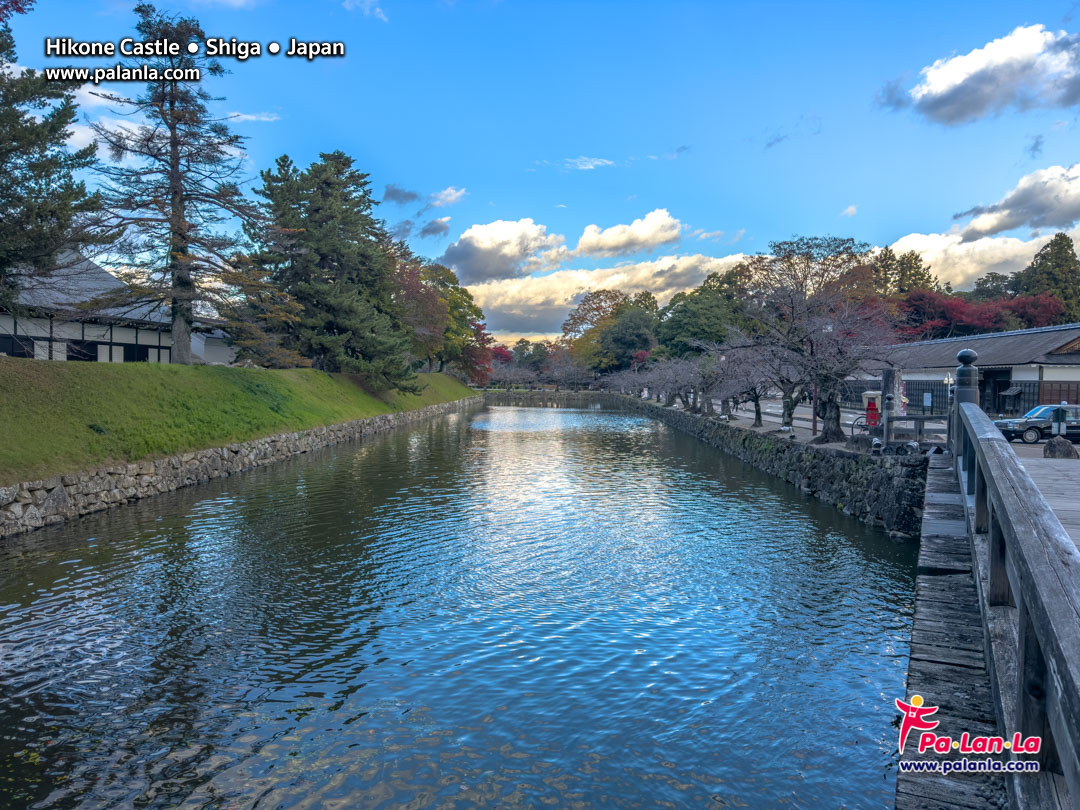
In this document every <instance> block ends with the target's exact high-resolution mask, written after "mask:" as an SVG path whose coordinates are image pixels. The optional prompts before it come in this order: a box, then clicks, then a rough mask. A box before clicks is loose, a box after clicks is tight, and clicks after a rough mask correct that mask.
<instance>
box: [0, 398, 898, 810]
mask: <svg viewBox="0 0 1080 810" xmlns="http://www.w3.org/2000/svg"><path fill="white" fill-rule="evenodd" d="M913 584H914V550H913V548H911V547H909V546H902V545H895V544H892V543H890V542H889V541H888V540H887V539H885V538H883V537H882V536H881V535H880V534H878V533H875V532H871V531H869V530H867V529H865V528H864V527H862V526H861V525H859V524H858V523H856V522H854V521H851V520H849V519H846V518H844V517H842V516H840V515H837V514H836V513H834V512H832V511H831V510H828V509H826V508H824V507H821V506H820V505H818V504H816V503H814V502H813V501H808V500H806V499H803V498H801V497H800V496H798V495H797V494H794V493H793V492H792V490H791V489H790V488H786V487H785V486H783V485H781V484H778V483H775V482H773V481H771V480H769V479H767V478H765V477H764V476H762V475H760V474H757V473H756V472H754V471H753V470H751V469H750V468H748V467H747V466H745V465H743V464H741V463H740V462H738V461H734V460H732V459H728V458H726V457H723V456H721V455H720V454H718V453H716V452H715V451H712V450H710V449H708V448H705V447H703V446H702V445H700V444H698V443H696V442H695V441H694V440H692V439H689V438H687V437H684V436H681V435H679V434H677V433H675V432H673V431H671V430H670V429H669V428H667V427H665V426H663V425H660V424H657V423H654V422H651V421H648V420H646V419H644V418H638V417H634V416H627V415H622V414H612V413H605V412H598V411H570V410H555V409H550V410H548V409H527V408H498V409H493V410H488V411H483V412H480V413H477V414H474V415H473V416H471V417H469V416H466V415H460V416H450V417H446V418H444V419H441V420H438V421H435V422H432V423H429V424H425V425H422V426H419V427H416V428H414V429H412V430H410V431H407V432H400V433H395V434H393V435H389V436H386V437H382V438H379V439H376V440H373V441H370V442H368V443H365V444H363V445H352V446H347V447H343V448H338V449H336V450H333V451H326V452H324V453H320V454H316V455H314V456H311V457H306V458H304V459H301V460H298V461H294V462H289V463H286V464H283V465H279V466H277V467H274V468H268V469H264V470H260V471H258V472H255V473H251V474H247V475H243V476H238V477H235V478H232V479H226V480H224V481H219V482H215V483H212V484H209V485H207V486H203V487H198V488H195V489H192V490H188V491H186V492H182V493H177V494H174V495H170V496H163V497H160V498H157V499H154V500H152V501H147V502H144V503H142V504H139V505H136V506H131V507H128V508H126V509H121V510H117V511H114V512H112V513H109V514H107V515H105V516H98V517H95V518H89V519H85V520H82V521H77V522H75V523H73V524H71V525H70V526H67V527H63V528H61V529H57V530H50V531H46V532H40V533H38V534H35V535H32V536H30V537H28V538H24V539H21V540H19V541H18V542H14V543H13V542H9V543H8V544H7V546H5V547H3V548H0V654H2V662H3V663H2V669H0V698H2V703H0V806H9V805H10V806H14V807H22V806H36V807H57V808H67V807H112V806H136V807H150V808H159V807H182V808H234V807H259V808H271V807H301V806H302V807H318V806H322V807H343V808H344V807H357V806H361V807H363V806H380V805H381V806H386V807H396V806H402V805H405V806H409V807H427V806H432V807H470V806H476V805H489V806H495V805H498V806H535V805H539V804H557V805H561V806H582V807H587V806H596V805H606V806H616V805H618V806H640V807H657V806H679V807H682V806H717V807H726V806H731V807H741V806H762V805H769V806H784V805H788V806H794V807H815V806H820V807H836V806H837V805H838V804H839V803H841V801H846V802H848V803H850V804H857V805H878V804H882V803H884V802H887V801H889V800H890V799H891V793H892V770H891V769H890V767H889V764H890V762H891V759H892V754H891V751H892V749H893V747H894V746H895V739H896V737H895V731H894V729H892V727H891V726H890V721H891V720H892V717H893V715H894V713H895V712H894V708H893V707H892V700H893V698H895V697H897V696H900V695H901V694H902V690H903V678H904V665H905V662H906V659H907V636H908V628H909V624H910V613H911V609H912V601H913Z"/></svg>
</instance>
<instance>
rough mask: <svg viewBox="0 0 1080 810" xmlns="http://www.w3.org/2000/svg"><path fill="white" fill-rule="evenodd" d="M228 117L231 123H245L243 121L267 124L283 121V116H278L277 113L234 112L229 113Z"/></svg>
mask: <svg viewBox="0 0 1080 810" xmlns="http://www.w3.org/2000/svg"><path fill="white" fill-rule="evenodd" d="M228 117H229V120H230V121H238V122H243V121H265V122H270V121H280V120H281V116H280V115H278V114H277V113H239V112H233V113H229V116H228Z"/></svg>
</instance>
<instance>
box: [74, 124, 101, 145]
mask: <svg viewBox="0 0 1080 810" xmlns="http://www.w3.org/2000/svg"><path fill="white" fill-rule="evenodd" d="M68 130H69V131H70V132H71V134H70V135H68V139H67V144H68V146H70V147H71V148H72V149H82V148H83V147H84V146H89V145H90V144H92V143H93V142H94V141H95V140H96V136H95V135H94V130H92V129H90V127H89V126H87V125H86V124H72V125H71V126H70V127H68Z"/></svg>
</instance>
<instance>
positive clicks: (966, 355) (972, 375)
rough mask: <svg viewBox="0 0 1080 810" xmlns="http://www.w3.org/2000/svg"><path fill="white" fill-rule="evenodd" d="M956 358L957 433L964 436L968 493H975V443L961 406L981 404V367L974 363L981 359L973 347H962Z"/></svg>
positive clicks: (963, 446)
mask: <svg viewBox="0 0 1080 810" xmlns="http://www.w3.org/2000/svg"><path fill="white" fill-rule="evenodd" d="M956 359H957V360H959V361H960V366H959V367H958V368H957V369H956V394H955V396H954V400H955V401H956V422H957V424H956V433H957V435H959V436H963V437H964V441H963V442H961V446H962V448H963V452H964V456H963V465H964V472H965V473H966V475H967V487H966V489H967V494H968V495H974V494H975V445H974V443H973V442H972V440H971V437H970V436H968V435H967V430H965V429H964V424H963V420H962V419H961V418H960V406H961V405H963V404H964V403H965V402H974V403H975V404H976V405H978V404H979V369H978V368H976V367H975V365H974V363H975V361H976V360H978V359H979V355H978V354H976V353H975V351H974V350H973V349H961V350H960V351H959V352H957V354H956Z"/></svg>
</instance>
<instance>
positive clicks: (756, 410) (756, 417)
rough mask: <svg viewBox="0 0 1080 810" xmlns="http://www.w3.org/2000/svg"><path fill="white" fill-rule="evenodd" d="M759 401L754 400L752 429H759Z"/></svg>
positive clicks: (760, 423)
mask: <svg viewBox="0 0 1080 810" xmlns="http://www.w3.org/2000/svg"><path fill="white" fill-rule="evenodd" d="M761 425H762V422H761V400H760V399H755V400H754V427H761Z"/></svg>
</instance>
